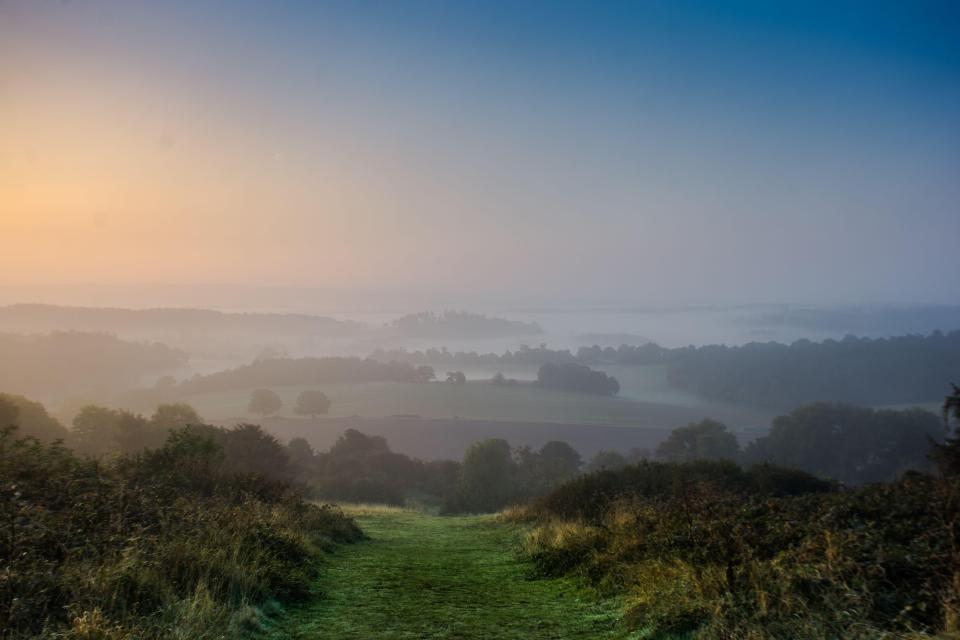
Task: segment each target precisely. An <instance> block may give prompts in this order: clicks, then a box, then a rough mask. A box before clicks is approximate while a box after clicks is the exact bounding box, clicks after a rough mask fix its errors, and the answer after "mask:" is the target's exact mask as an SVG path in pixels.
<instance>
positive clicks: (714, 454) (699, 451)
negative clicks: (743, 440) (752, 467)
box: [657, 420, 740, 462]
mask: <svg viewBox="0 0 960 640" xmlns="http://www.w3.org/2000/svg"><path fill="white" fill-rule="evenodd" d="M739 457H740V445H739V444H738V443H737V438H736V436H735V435H733V434H732V433H730V432H729V431H728V430H727V425H725V424H723V423H721V422H717V421H715V420H703V421H701V422H697V423H691V424H688V425H687V426H685V427H680V428H678V429H674V430H673V431H672V432H671V433H670V436H669V437H668V438H667V439H666V440H664V441H663V442H661V443H660V446H659V447H657V458H659V459H660V460H664V461H666V462H689V461H691V460H737V459H738V458H739Z"/></svg>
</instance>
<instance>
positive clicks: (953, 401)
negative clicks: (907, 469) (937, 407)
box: [930, 384, 960, 478]
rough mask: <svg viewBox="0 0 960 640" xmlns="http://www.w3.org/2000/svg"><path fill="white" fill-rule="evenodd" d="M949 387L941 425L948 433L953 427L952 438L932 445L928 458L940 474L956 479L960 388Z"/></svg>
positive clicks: (959, 462)
mask: <svg viewBox="0 0 960 640" xmlns="http://www.w3.org/2000/svg"><path fill="white" fill-rule="evenodd" d="M950 386H951V387H952V388H953V393H951V394H950V395H949V396H947V398H946V399H945V400H944V401H943V424H944V426H945V427H946V428H947V431H948V432H949V431H950V428H951V426H952V427H953V430H954V431H953V436H952V437H948V438H947V439H946V441H945V442H943V443H942V444H940V443H934V444H933V452H932V453H931V454H930V458H931V460H933V462H934V463H935V464H936V466H937V468H938V469H939V470H940V473H942V474H943V475H945V476H948V477H955V478H956V477H960V386H957V385H955V384H954V385H950Z"/></svg>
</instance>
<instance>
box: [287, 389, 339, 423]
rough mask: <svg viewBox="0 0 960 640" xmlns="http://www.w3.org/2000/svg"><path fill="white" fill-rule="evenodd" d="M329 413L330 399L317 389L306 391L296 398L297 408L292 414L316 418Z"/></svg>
mask: <svg viewBox="0 0 960 640" xmlns="http://www.w3.org/2000/svg"><path fill="white" fill-rule="evenodd" d="M329 411H330V398H328V397H327V394H325V393H324V392H323V391H320V390H319V389H307V390H306V391H302V392H301V393H300V395H299V396H297V406H295V407H294V408H293V412H294V413H295V414H297V415H298V416H310V417H311V418H316V417H317V416H319V415H323V414H325V413H327V412H329Z"/></svg>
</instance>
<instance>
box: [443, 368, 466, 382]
mask: <svg viewBox="0 0 960 640" xmlns="http://www.w3.org/2000/svg"><path fill="white" fill-rule="evenodd" d="M447 382H449V383H451V384H467V376H465V375H464V374H463V371H447Z"/></svg>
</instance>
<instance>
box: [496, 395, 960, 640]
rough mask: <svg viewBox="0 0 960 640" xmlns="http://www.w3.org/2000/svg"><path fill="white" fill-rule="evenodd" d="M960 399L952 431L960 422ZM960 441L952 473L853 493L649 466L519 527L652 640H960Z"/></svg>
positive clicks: (552, 563) (786, 480) (546, 564)
mask: <svg viewBox="0 0 960 640" xmlns="http://www.w3.org/2000/svg"><path fill="white" fill-rule="evenodd" d="M958 398H960V391H956V392H955V393H954V395H953V396H951V397H950V398H949V399H948V401H947V403H946V405H945V415H946V416H947V417H948V418H949V419H950V420H951V421H956V420H957V419H960V400H958ZM958 443H960V438H952V439H949V440H948V441H947V442H946V443H944V444H942V445H937V446H936V447H935V449H934V459H935V460H936V461H937V462H938V464H939V468H938V471H939V473H938V474H936V475H926V474H920V473H917V472H908V473H906V474H904V475H902V476H901V477H900V478H899V479H897V480H895V481H893V482H888V483H877V484H870V485H865V486H862V487H860V488H855V489H845V488H842V487H840V486H831V485H830V484H829V483H826V482H824V481H823V480H819V479H817V478H814V477H813V476H810V475H807V474H805V473H803V472H799V471H790V470H786V469H782V468H778V467H771V466H769V465H758V466H754V467H750V468H747V469H742V468H740V467H738V466H737V465H736V464H734V463H733V462H729V461H698V462H684V463H658V462H644V463H641V464H639V465H635V466H629V467H625V468H622V469H619V470H606V471H600V472H597V473H593V474H590V475H587V476H583V477H580V478H578V479H575V480H572V481H571V482H569V483H567V484H565V485H563V486H562V487H560V488H559V489H557V490H556V491H554V492H553V493H551V494H550V495H548V496H546V497H544V498H542V499H540V500H538V501H536V502H534V503H533V504H532V505H531V506H529V507H526V508H522V509H516V510H514V511H512V512H511V514H510V516H511V517H512V518H514V519H519V520H524V521H530V522H532V523H533V524H534V528H533V530H532V531H531V533H530V534H529V536H528V537H527V539H526V542H525V552H526V554H527V555H528V557H529V558H530V559H531V560H532V561H533V562H534V563H535V564H536V566H537V568H538V571H539V572H541V573H542V574H544V575H568V574H574V575H578V576H581V577H583V578H584V579H586V580H588V581H590V582H592V583H593V584H595V585H596V586H597V587H598V588H600V589H601V590H603V591H605V592H608V593H616V594H620V595H621V596H623V597H624V598H625V601H626V603H627V612H626V616H625V619H626V620H627V621H628V622H629V624H631V625H632V626H633V627H635V628H637V629H642V630H644V633H645V634H647V635H649V636H656V635H663V634H671V633H687V634H690V635H691V636H692V637H695V638H704V639H709V638H757V639H761V638H770V639H771V640H772V639H774V638H776V639H778V640H779V639H793V638H796V639H798V640H799V639H810V640H813V639H816V638H839V637H842V638H864V639H866V638H879V637H890V638H907V637H909V638H923V637H931V638H932V637H953V636H954V635H956V634H958V633H960V550H958V548H957V545H956V541H957V539H958V535H960V484H958V483H960V477H958V476H957V474H956V468H955V467H953V466H952V465H951V461H954V462H955V460H956V459H957V450H960V446H958Z"/></svg>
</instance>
